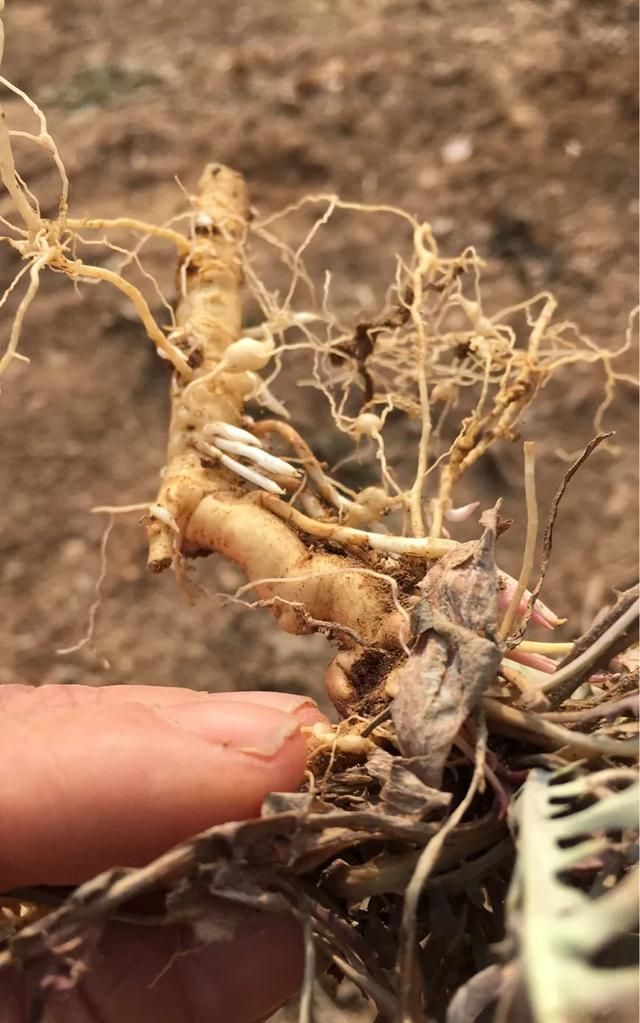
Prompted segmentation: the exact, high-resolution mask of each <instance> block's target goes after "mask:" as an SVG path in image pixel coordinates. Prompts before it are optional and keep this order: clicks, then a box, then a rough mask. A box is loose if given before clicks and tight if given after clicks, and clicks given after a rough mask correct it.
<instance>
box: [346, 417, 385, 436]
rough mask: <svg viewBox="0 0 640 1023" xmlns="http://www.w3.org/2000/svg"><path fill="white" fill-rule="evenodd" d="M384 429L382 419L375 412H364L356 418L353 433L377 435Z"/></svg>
mask: <svg viewBox="0 0 640 1023" xmlns="http://www.w3.org/2000/svg"><path fill="white" fill-rule="evenodd" d="M381 429H382V420H381V418H380V416H376V415H374V414H373V412H363V413H362V414H361V415H359V416H358V418H357V419H355V420H354V423H353V433H354V436H355V437H362V436H365V437H375V436H376V435H377V434H379V433H380V430H381Z"/></svg>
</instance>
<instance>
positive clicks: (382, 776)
mask: <svg viewBox="0 0 640 1023" xmlns="http://www.w3.org/2000/svg"><path fill="white" fill-rule="evenodd" d="M422 759H423V758H421V757H420V758H418V762H417V764H416V761H415V760H414V759H411V760H407V759H406V758H404V757H393V756H391V754H389V753H385V751H384V750H382V749H377V750H375V751H374V752H373V753H372V754H371V755H370V756H369V760H368V762H367V763H368V767H369V771H370V772H371V774H372V775H373V776H374V777H375V778H377V779H378V781H379V782H380V783H381V789H380V809H381V811H383V812H384V813H387V814H391V815H398V816H400V817H411V818H413V819H414V820H424V819H425V818H426V817H427V816H429V815H430V814H432V813H434V812H435V811H440V810H443V809H444V808H445V807H446V806H448V804H449V803H450V802H451V794H450V793H449V792H440V790H439V789H434V788H432V787H431V786H429V785H425V783H424V782H423V781H421V780H420V778H419V777H418V774H417V773H416V767H417V768H418V771H419V770H420V768H421V767H422Z"/></svg>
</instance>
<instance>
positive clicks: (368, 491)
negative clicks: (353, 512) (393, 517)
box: [356, 487, 389, 519]
mask: <svg viewBox="0 0 640 1023" xmlns="http://www.w3.org/2000/svg"><path fill="white" fill-rule="evenodd" d="M356 503H357V504H359V505H360V507H361V508H364V509H365V511H366V512H367V513H368V514H369V515H370V516H371V518H374V519H377V518H378V517H379V516H380V515H382V513H383V512H384V511H385V510H386V509H387V508H388V507H389V495H388V494H387V492H386V491H385V490H383V489H382V487H365V488H364V490H361V491H360V493H359V494H358V497H357V499H356Z"/></svg>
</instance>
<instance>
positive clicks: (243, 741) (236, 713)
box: [157, 700, 300, 760]
mask: <svg viewBox="0 0 640 1023" xmlns="http://www.w3.org/2000/svg"><path fill="white" fill-rule="evenodd" d="M157 713H158V714H159V715H160V717H162V718H163V719H164V720H165V721H169V722H170V723H171V724H172V725H175V726H176V728H179V729H180V730H181V731H183V732H190V733H191V734H192V735H197V736H198V738H200V739H204V741H205V742H208V743H211V745H214V746H225V747H229V748H231V749H233V750H236V751H238V752H240V753H248V754H250V755H252V756H257V757H263V758H265V759H267V760H270V759H272V758H273V757H275V756H276V755H277V754H278V753H279V751H280V750H281V749H282V747H283V746H284V745H285V743H286V742H287V741H288V740H289V739H290V738H291V737H292V736H294V735H295V734H296V733H297V732H298V730H299V728H300V722H299V719H297V718H295V717H293V716H290V715H288V714H283V713H282V712H281V711H279V710H274V709H273V708H271V707H265V706H259V705H258V704H252V703H246V702H243V703H234V702H232V701H228V702H223V701H221V700H215V701H212V702H211V703H208V702H204V701H203V702H200V701H192V702H190V703H182V704H178V705H177V706H170V707H163V708H162V709H161V710H159V711H158V712H157Z"/></svg>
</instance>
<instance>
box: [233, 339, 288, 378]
mask: <svg viewBox="0 0 640 1023" xmlns="http://www.w3.org/2000/svg"><path fill="white" fill-rule="evenodd" d="M274 348H275V341H274V340H273V338H272V337H270V338H267V339H266V341H257V340H256V338H253V337H241V338H240V339H239V340H238V341H234V342H233V343H232V344H230V345H229V347H228V348H227V349H226V351H225V353H224V357H223V360H222V362H223V368H224V370H225V372H227V373H245V372H246V371H247V370H253V371H255V370H259V369H264V367H265V366H266V365H267V363H268V362H269V359H270V358H271V356H272V355H273V350H274Z"/></svg>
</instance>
